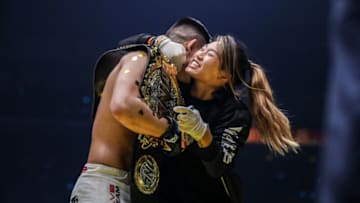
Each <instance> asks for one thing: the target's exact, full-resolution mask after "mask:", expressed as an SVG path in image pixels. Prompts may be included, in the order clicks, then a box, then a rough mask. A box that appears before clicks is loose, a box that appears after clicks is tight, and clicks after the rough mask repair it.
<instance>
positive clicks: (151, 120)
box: [70, 18, 209, 203]
mask: <svg viewBox="0 0 360 203" xmlns="http://www.w3.org/2000/svg"><path fill="white" fill-rule="evenodd" d="M167 36H168V37H169V38H170V39H171V40H173V41H175V42H178V43H180V44H182V45H183V46H184V47H185V50H186V61H185V64H187V60H188V59H189V58H190V57H191V56H192V54H193V53H194V52H195V51H196V50H198V49H199V48H201V47H202V46H203V45H204V44H205V43H206V42H208V41H209V35H208V32H207V30H206V28H205V27H204V26H203V24H201V23H200V22H199V21H198V20H196V19H193V18H184V19H181V20H180V21H178V22H176V23H175V24H174V25H173V26H171V27H170V29H169V30H168V32H167ZM167 40H168V39H167V38H165V39H164V40H162V44H161V43H160V45H159V46H162V45H163V44H165V43H170V42H168V41H167ZM149 60H150V58H149V56H148V55H147V52H146V51H145V50H141V49H138V50H131V51H128V52H127V53H125V55H124V56H122V57H121V59H120V61H119V63H118V64H117V65H116V66H115V67H114V69H113V70H112V71H111V73H110V74H109V76H108V77H107V80H106V83H105V86H104V89H103V91H102V94H101V99H100V101H99V104H98V106H97V109H96V114H95V118H94V123H93V127H92V140H91V146H90V151H89V155H88V160H87V163H86V164H85V166H84V168H83V171H82V174H81V175H80V177H79V179H78V181H77V183H76V185H75V187H74V189H73V191H72V194H71V200H70V201H71V202H96V203H102V202H121V203H128V202H131V198H130V186H129V180H130V179H129V170H131V169H130V163H131V161H132V160H131V159H132V153H133V143H134V140H135V138H136V134H145V135H151V136H154V137H161V136H166V135H167V134H169V133H173V132H172V131H173V128H174V126H173V125H169V121H168V119H166V118H157V117H156V116H154V114H153V111H152V110H151V109H150V107H149V106H147V105H146V104H145V103H144V102H143V100H142V98H141V95H140V93H139V86H140V84H141V82H142V77H143V74H144V71H145V69H146V67H147V66H148V63H149Z"/></svg>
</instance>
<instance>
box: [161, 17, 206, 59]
mask: <svg viewBox="0 0 360 203" xmlns="http://www.w3.org/2000/svg"><path fill="white" fill-rule="evenodd" d="M166 36H168V37H169V38H170V39H171V40H172V41H174V42H177V43H180V44H183V45H184V47H185V50H186V61H185V65H187V64H188V62H189V60H190V58H191V57H192V56H193V54H194V53H195V52H196V51H197V50H199V49H200V48H201V47H202V46H203V45H205V44H206V43H209V42H210V41H211V35H210V33H209V32H208V30H207V28H206V27H205V25H204V24H203V23H201V22H200V21H199V20H197V19H195V18H192V17H184V18H181V19H180V20H178V21H176V22H175V23H174V24H173V25H172V26H171V27H170V28H169V29H168V30H167V32H166Z"/></svg>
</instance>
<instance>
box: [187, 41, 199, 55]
mask: <svg viewBox="0 0 360 203" xmlns="http://www.w3.org/2000/svg"><path fill="white" fill-rule="evenodd" d="M197 43H198V40H197V39H192V40H189V41H187V42H186V43H185V45H184V46H185V50H186V53H192V52H193V51H194V49H195V48H196V46H197Z"/></svg>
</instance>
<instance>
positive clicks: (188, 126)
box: [174, 106, 208, 141]
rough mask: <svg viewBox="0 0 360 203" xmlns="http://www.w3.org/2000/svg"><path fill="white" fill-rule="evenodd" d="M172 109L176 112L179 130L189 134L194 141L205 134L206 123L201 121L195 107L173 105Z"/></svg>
mask: <svg viewBox="0 0 360 203" xmlns="http://www.w3.org/2000/svg"><path fill="white" fill-rule="evenodd" d="M174 111H175V112H176V113H178V116H177V122H178V125H179V129H180V131H182V132H185V133H187V134H189V135H190V136H191V137H192V138H194V140H196V141H199V140H200V139H201V138H202V137H203V136H204V135H205V132H206V129H207V127H208V124H207V123H205V122H204V121H203V119H202V118H201V115H200V112H199V111H198V110H197V109H195V108H194V107H193V106H189V107H185V106H175V107H174Z"/></svg>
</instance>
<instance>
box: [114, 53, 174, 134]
mask: <svg viewBox="0 0 360 203" xmlns="http://www.w3.org/2000/svg"><path fill="white" fill-rule="evenodd" d="M147 63H148V56H147V55H146V53H145V52H143V51H134V52H130V53H129V54H127V55H125V56H124V57H123V58H122V59H121V60H120V62H119V64H118V65H117V66H120V67H118V68H120V70H119V71H118V73H117V76H116V80H115V84H114V87H113V94H112V97H111V102H110V110H111V112H112V114H113V116H114V118H115V119H116V120H117V121H119V122H120V123H121V124H123V125H124V126H125V127H127V128H128V129H130V130H132V131H134V132H136V133H140V134H145V135H152V136H155V137H160V136H161V135H162V134H163V133H164V132H165V131H166V130H167V128H168V126H169V124H168V121H167V120H166V119H165V118H161V119H159V118H157V117H156V116H154V114H153V112H152V110H151V109H150V108H149V107H148V106H147V105H146V104H145V103H144V102H143V101H142V99H141V97H140V93H139V91H140V90H139V87H140V83H141V81H142V77H143V74H144V71H145V68H146V66H147Z"/></svg>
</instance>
